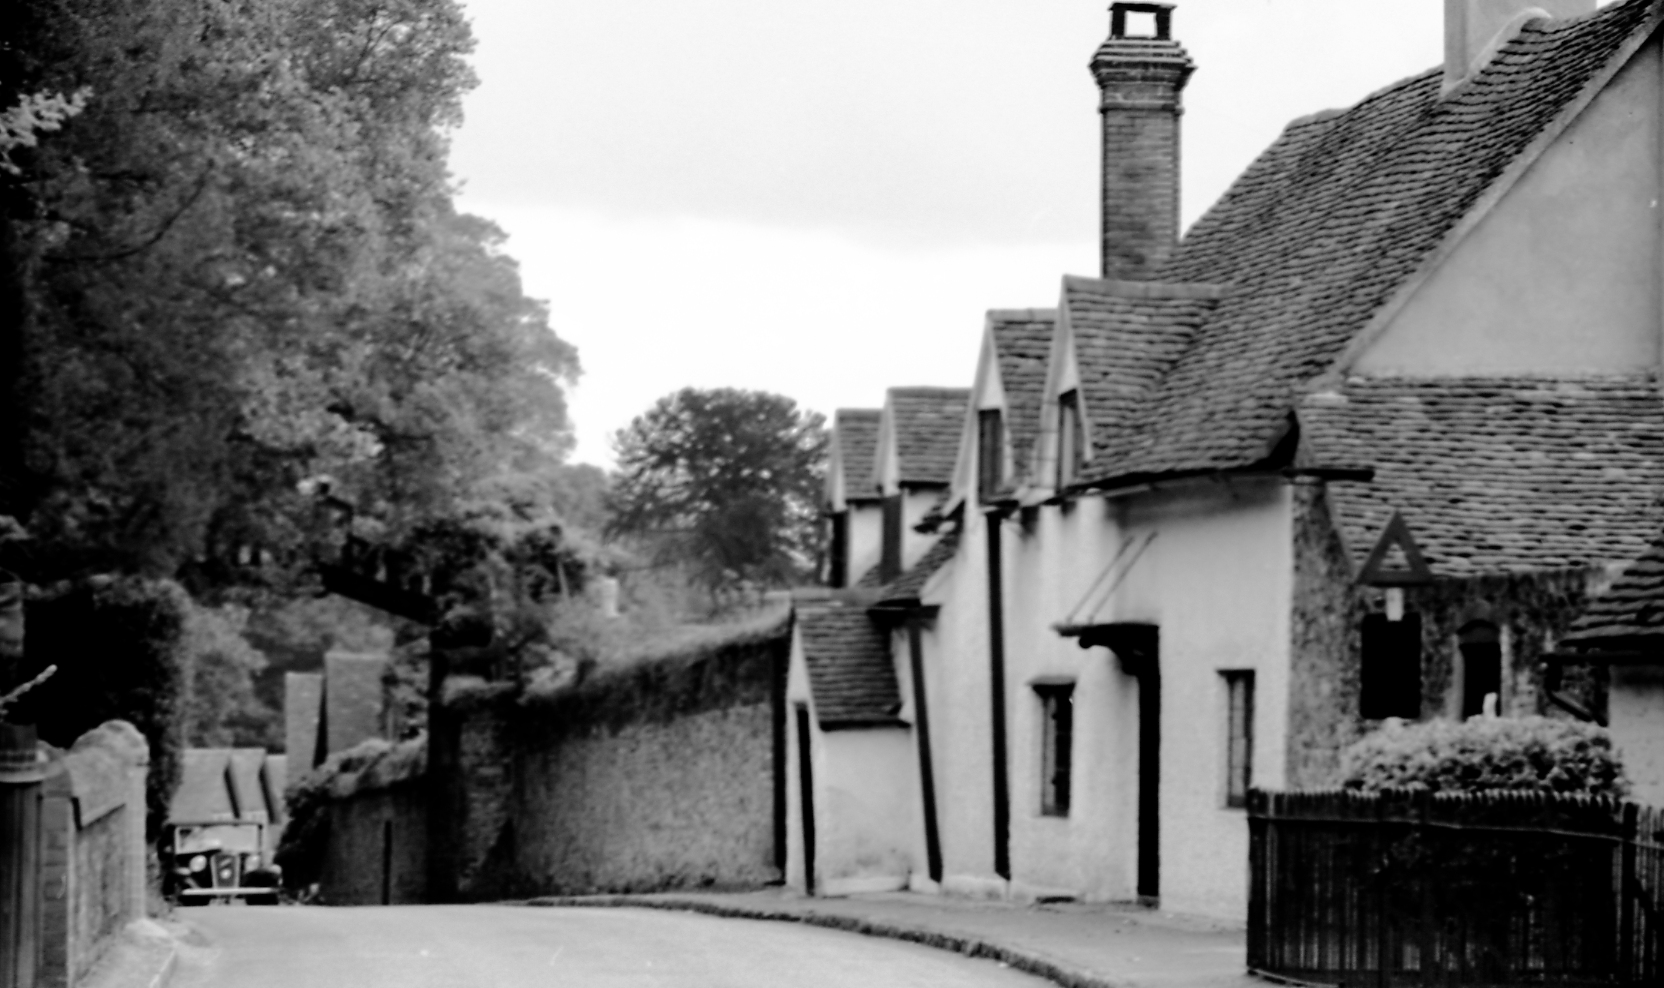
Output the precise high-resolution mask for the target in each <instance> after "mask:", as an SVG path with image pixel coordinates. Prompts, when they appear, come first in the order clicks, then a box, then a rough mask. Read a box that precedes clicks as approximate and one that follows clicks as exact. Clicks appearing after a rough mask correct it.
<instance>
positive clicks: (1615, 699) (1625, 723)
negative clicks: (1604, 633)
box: [1607, 666, 1664, 806]
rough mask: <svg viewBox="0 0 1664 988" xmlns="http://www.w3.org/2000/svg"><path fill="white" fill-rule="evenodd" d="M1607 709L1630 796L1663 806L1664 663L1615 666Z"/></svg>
mask: <svg viewBox="0 0 1664 988" xmlns="http://www.w3.org/2000/svg"><path fill="white" fill-rule="evenodd" d="M1607 710H1608V712H1609V713H1610V715H1611V720H1612V728H1611V730H1612V743H1613V745H1614V746H1615V747H1616V748H1617V749H1618V757H1619V758H1620V759H1622V761H1623V766H1624V773H1625V774H1626V775H1628V776H1629V783H1630V794H1629V798H1631V799H1633V800H1635V801H1636V802H1637V803H1646V804H1648V805H1651V806H1664V667H1660V666H1613V667H1612V691H1611V693H1610V694H1609V695H1608V698H1607Z"/></svg>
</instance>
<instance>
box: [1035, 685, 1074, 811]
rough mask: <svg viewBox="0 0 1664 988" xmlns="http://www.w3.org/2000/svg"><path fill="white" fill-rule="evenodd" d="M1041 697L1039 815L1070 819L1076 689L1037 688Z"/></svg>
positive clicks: (1063, 687) (1059, 687) (1065, 687)
mask: <svg viewBox="0 0 1664 988" xmlns="http://www.w3.org/2000/svg"><path fill="white" fill-rule="evenodd" d="M1035 692H1036V693H1038V694H1039V696H1040V724H1041V740H1040V812H1041V814H1043V815H1045V816H1068V815H1069V797H1070V788H1071V785H1070V783H1071V779H1070V775H1071V771H1070V770H1071V768H1072V765H1071V762H1072V756H1073V752H1072V749H1073V747H1074V727H1075V710H1074V707H1075V688H1074V687H1073V686H1037V687H1035Z"/></svg>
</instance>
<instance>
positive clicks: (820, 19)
mask: <svg viewBox="0 0 1664 988" xmlns="http://www.w3.org/2000/svg"><path fill="white" fill-rule="evenodd" d="M464 5H465V8H466V10H467V12H468V14H469V16H470V18H471V19H472V21H473V26H474V33H475V37H476V39H477V42H478V46H477V48H476V50H475V53H474V58H473V64H474V68H475V71H476V73H477V74H478V75H479V78H480V85H479V86H478V88H477V89H476V90H474V92H473V93H472V94H470V96H469V97H468V98H467V100H466V102H465V104H464V112H465V115H466V117H465V122H464V124H463V125H462V127H461V128H460V129H459V130H458V131H457V132H456V133H455V134H454V135H453V140H452V150H451V168H452V171H453V173H454V175H455V177H456V179H457V181H458V183H459V184H460V187H461V190H462V193H461V196H460V204H461V206H462V208H464V209H466V210H467V211H469V212H473V213H477V214H479V215H482V216H485V217H488V218H490V219H492V220H494V221H495V222H497V223H498V224H499V225H500V226H501V227H503V229H504V230H506V231H507V233H508V234H509V240H508V244H507V251H508V253H509V254H510V255H512V256H513V257H515V258H516V259H517V260H518V261H519V263H520V269H521V276H522V279H523V281H524V283H525V286H526V291H527V293H528V294H529V295H531V296H533V297H535V298H540V299H543V300H545V301H547V303H548V305H549V312H550V323H551V325H552V326H553V327H554V330H555V332H556V333H558V334H559V335H560V336H561V337H562V338H563V339H565V340H567V341H569V342H571V343H573V344H575V345H576V346H577V348H578V353H579V359H580V360H581V362H582V364H583V369H584V370H583V376H582V378H581V379H580V381H579V384H578V385H577V387H576V388H575V389H574V390H573V391H572V393H571V396H570V397H571V412H572V416H573V420H574V423H575V426H576V433H577V437H578V446H577V449H576V452H575V454H574V456H573V459H574V460H575V461H577V462H587V463H594V464H597V465H600V466H607V467H610V466H611V465H612V448H611V443H610V439H611V436H612V435H613V433H615V432H616V431H617V430H618V429H620V428H622V427H623V426H625V425H627V424H628V423H629V421H630V420H631V419H632V418H633V417H634V416H636V415H639V414H641V413H642V412H644V411H646V410H647V408H648V407H649V406H651V405H652V403H653V402H654V401H655V400H657V399H658V398H660V397H662V396H664V395H667V394H669V393H671V392H673V391H675V390H677V389H679V388H682V387H685V386H690V385H691V386H694V387H701V388H710V387H737V388H750V389H760V390H767V391H773V392H777V393H780V394H785V395H788V396H790V397H792V398H794V399H796V400H797V401H798V402H799V403H800V404H801V405H803V406H805V407H807V408H810V409H814V410H816V411H820V412H822V413H826V414H828V415H830V414H831V412H832V411H833V410H834V409H837V408H843V407H869V408H876V407H879V406H880V405H881V404H882V403H883V400H884V391H885V389H886V388H888V387H892V386H901V385H925V384H934V385H947V386H954V387H968V386H969V385H970V383H971V377H972V375H973V374H974V372H975V366H976V358H977V350H978V344H979V342H980V339H981V332H982V327H983V314H984V313H985V312H986V311H987V310H988V309H994V308H1025V307H1049V306H1052V305H1054V304H1056V300H1057V294H1058V288H1059V282H1060V278H1061V276H1062V275H1063V274H1065V273H1070V274H1088V275H1091V274H1095V273H1096V272H1097V269H1098V257H1097V246H1096V238H1097V222H1098V219H1097V217H1098V212H1097V211H1098V202H1097V195H1098V188H1097V182H1098V179H1097V175H1098V169H1099V155H1100V149H1099V130H1098V127H1099V124H1098V115H1097V88H1096V85H1095V84H1094V83H1093V81H1092V77H1091V75H1090V73H1089V72H1088V70H1087V68H1086V66H1087V62H1088V61H1089V60H1090V58H1091V56H1092V53H1093V51H1094V50H1095V49H1096V48H1097V46H1098V45H1099V44H1100V43H1101V42H1102V41H1103V39H1104V38H1105V37H1106V36H1107V34H1108V30H1109V14H1108V7H1109V4H1108V2H1107V0H841V2H839V3H828V2H821V0H815V2H810V0H699V2H696V3H695V2H685V0H684V2H680V3H673V2H670V0H464ZM1174 36H1175V38H1176V39H1177V40H1178V41H1180V42H1181V43H1182V44H1183V45H1184V46H1185V47H1186V48H1187V49H1188V50H1189V52H1190V55H1191V58H1192V59H1193V60H1194V61H1195V63H1196V65H1197V71H1196V73H1195V75H1194V76H1193V77H1192V78H1191V81H1190V84H1189V86H1188V88H1187V89H1186V90H1185V94H1184V103H1185V116H1184V122H1183V127H1184V131H1183V138H1182V140H1183V167H1182V179H1181V180H1182V183H1183V190H1182V194H1183V203H1184V205H1183V216H1184V222H1185V223H1186V224H1187V225H1188V224H1189V223H1190V222H1192V221H1194V220H1195V218H1196V217H1197V216H1199V215H1200V214H1201V213H1202V212H1203V211H1204V210H1205V209H1206V208H1207V206H1208V205H1209V204H1211V203H1212V202H1213V201H1214V200H1215V199H1217V198H1218V197H1219V196H1220V195H1221V194H1222V193H1223V192H1224V191H1225V189H1226V187H1227V186H1228V185H1229V183H1230V182H1231V180H1232V179H1233V178H1235V176H1236V175H1237V174H1238V173H1239V172H1241V171H1242V169H1243V168H1245V167H1246V166H1247V165H1248V163H1249V162H1250V161H1251V160H1252V159H1253V158H1254V157H1255V156H1256V155H1257V154H1259V152H1261V151H1262V150H1264V149H1265V148H1266V146H1268V145H1269V144H1270V143H1271V142H1272V141H1273V140H1274V139H1275V138H1276V136H1277V134H1278V133H1279V132H1280V131H1281V130H1282V128H1283V127H1284V126H1285V125H1286V124H1287V123H1288V122H1289V121H1291V120H1293V119H1295V118H1297V117H1300V116H1304V115H1306V114H1309V113H1313V112H1316V111H1319V110H1323V109H1329V108H1335V107H1343V106H1347V105H1350V104H1352V103H1355V102H1357V101H1358V100H1359V99H1362V98H1363V97H1364V96H1367V95H1368V94H1369V93H1371V92H1373V91H1375V90H1377V89H1380V88H1382V87H1383V86H1386V85H1389V84H1390V83H1392V82H1394V81H1396V80H1398V79H1401V78H1403V77H1405V76H1408V75H1412V74H1414V73H1417V72H1420V71H1423V70H1425V69H1428V68H1431V67H1433V66H1434V65H1436V64H1438V62H1439V61H1440V60H1441V59H1442V57H1443V0H1182V2H1180V3H1179V4H1178V8H1177V10H1176V12H1175V14H1174Z"/></svg>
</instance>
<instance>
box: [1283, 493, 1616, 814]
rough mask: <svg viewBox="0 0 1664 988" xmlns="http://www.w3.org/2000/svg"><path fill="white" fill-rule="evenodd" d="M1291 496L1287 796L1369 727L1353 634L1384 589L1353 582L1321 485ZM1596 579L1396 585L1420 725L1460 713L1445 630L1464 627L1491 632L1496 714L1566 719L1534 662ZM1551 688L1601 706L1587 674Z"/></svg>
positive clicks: (1536, 577)
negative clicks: (1417, 655)
mask: <svg viewBox="0 0 1664 988" xmlns="http://www.w3.org/2000/svg"><path fill="white" fill-rule="evenodd" d="M1293 500H1294V511H1295V519H1294V541H1295V546H1294V561H1295V578H1294V604H1293V612H1294V613H1293V616H1292V622H1291V636H1292V640H1291V642H1290V661H1291V665H1292V670H1291V672H1292V675H1291V676H1290V687H1289V689H1290V697H1289V747H1288V784H1289V787H1290V788H1296V789H1298V788H1313V787H1323V786H1329V785H1333V784H1334V783H1335V781H1336V778H1337V773H1338V770H1339V756H1340V752H1341V750H1342V749H1344V748H1345V747H1346V746H1347V745H1349V744H1351V743H1352V742H1353V741H1356V740H1357V739H1358V738H1360V737H1362V736H1363V735H1364V734H1365V733H1367V732H1368V731H1369V730H1370V729H1371V728H1372V727H1374V726H1375V725H1376V724H1377V723H1378V722H1375V721H1368V720H1364V719H1363V718H1362V717H1360V716H1359V713H1358V709H1359V708H1358V701H1359V670H1360V666H1361V652H1362V635H1361V632H1360V629H1361V627H1362V624H1363V618H1364V616H1365V615H1367V614H1371V613H1377V612H1380V611H1384V610H1385V608H1386V592H1385V591H1384V590H1381V589H1379V588H1375V587H1361V586H1358V585H1357V582H1356V579H1357V574H1356V573H1355V571H1354V567H1353V565H1352V561H1351V558H1350V557H1349V556H1348V554H1347V547H1346V546H1345V545H1344V544H1343V543H1342V542H1341V539H1340V536H1339V534H1338V530H1337V528H1336V527H1335V525H1334V523H1333V520H1332V516H1331V514H1330V508H1329V503H1328V497H1327V489H1326V487H1325V485H1324V484H1322V483H1300V484H1297V485H1296V487H1295V489H1294V499H1293ZM1411 528H1412V533H1413V530H1414V523H1413V521H1412V524H1411ZM1606 579H1607V573H1606V571H1605V570H1603V569H1576V570H1557V571H1548V572H1537V573H1515V574H1507V575H1496V576H1484V577H1475V578H1471V579H1450V578H1436V579H1435V580H1434V581H1433V582H1432V583H1431V584H1429V585H1425V586H1419V587H1410V588H1406V590H1405V594H1404V605H1405V610H1406V611H1409V612H1416V613H1419V614H1420V616H1421V697H1422V699H1421V719H1423V720H1427V719H1431V718H1434V717H1456V716H1459V715H1460V712H1461V706H1460V702H1461V701H1460V697H1459V695H1458V694H1459V690H1460V686H1459V666H1460V661H1461V660H1460V657H1459V648H1458V640H1457V634H1458V632H1459V631H1460V630H1461V629H1462V628H1463V626H1465V625H1467V624H1468V623H1469V622H1470V621H1476V620H1477V621H1489V622H1491V623H1494V624H1495V625H1496V626H1497V627H1498V629H1499V631H1500V632H1501V639H1502V666H1503V668H1502V691H1501V703H1502V708H1501V712H1502V713H1503V714H1504V715H1511V716H1523V715H1526V714H1542V715H1544V716H1548V717H1569V716H1570V715H1569V714H1567V713H1565V712H1564V711H1563V710H1561V709H1560V708H1559V707H1557V706H1555V705H1554V704H1552V703H1551V702H1549V700H1548V697H1547V696H1546V695H1545V694H1544V692H1543V689H1542V672H1541V668H1540V667H1541V663H1542V656H1543V653H1544V652H1546V651H1549V650H1551V649H1552V648H1553V647H1554V643H1555V642H1557V641H1558V639H1559V637H1560V636H1561V635H1563V634H1564V633H1565V631H1566V629H1567V628H1568V627H1569V626H1570V624H1571V622H1572V620H1573V619H1574V618H1575V617H1577V615H1578V614H1579V613H1580V612H1581V611H1582V610H1583V608H1584V606H1585V605H1586V603H1587V602H1588V600H1589V598H1590V596H1591V595H1592V594H1593V593H1594V592H1597V591H1598V590H1599V588H1600V587H1601V586H1602V585H1603V584H1604V582H1605V580H1606ZM1561 692H1562V693H1563V694H1566V695H1567V696H1569V697H1570V698H1572V699H1574V700H1576V701H1577V702H1579V703H1581V704H1582V705H1583V706H1585V707H1587V708H1588V709H1590V710H1593V711H1595V712H1596V713H1597V714H1602V715H1603V714H1604V711H1605V710H1606V679H1605V673H1604V672H1603V671H1601V670H1599V669H1596V668H1591V667H1577V666H1572V667H1568V668H1567V670H1566V677H1565V681H1564V684H1563V685H1562V687H1561Z"/></svg>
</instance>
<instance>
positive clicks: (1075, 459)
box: [1057, 389, 1086, 491]
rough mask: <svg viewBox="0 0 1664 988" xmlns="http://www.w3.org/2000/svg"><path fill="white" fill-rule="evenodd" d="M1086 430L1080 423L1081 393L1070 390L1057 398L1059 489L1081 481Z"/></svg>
mask: <svg viewBox="0 0 1664 988" xmlns="http://www.w3.org/2000/svg"><path fill="white" fill-rule="evenodd" d="M1085 441H1086V437H1085V435H1084V430H1082V429H1081V421H1080V392H1079V391H1078V390H1073V389H1071V390H1069V391H1065V392H1063V393H1062V394H1061V395H1058V396H1057V489H1058V490H1059V491H1061V490H1063V489H1064V488H1066V487H1068V486H1070V485H1071V484H1073V483H1074V482H1075V481H1076V480H1078V479H1080V472H1081V462H1082V461H1083V460H1084V459H1085V449H1086V446H1085Z"/></svg>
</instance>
